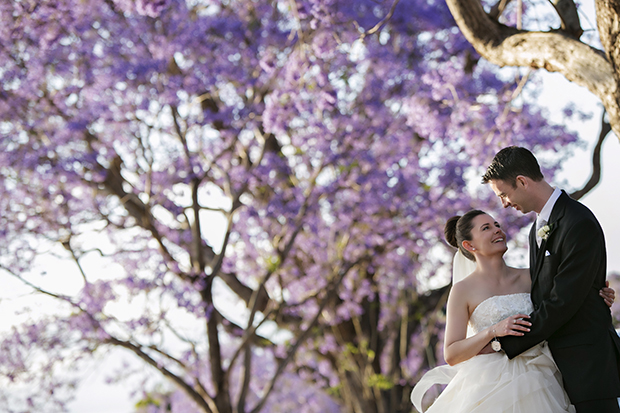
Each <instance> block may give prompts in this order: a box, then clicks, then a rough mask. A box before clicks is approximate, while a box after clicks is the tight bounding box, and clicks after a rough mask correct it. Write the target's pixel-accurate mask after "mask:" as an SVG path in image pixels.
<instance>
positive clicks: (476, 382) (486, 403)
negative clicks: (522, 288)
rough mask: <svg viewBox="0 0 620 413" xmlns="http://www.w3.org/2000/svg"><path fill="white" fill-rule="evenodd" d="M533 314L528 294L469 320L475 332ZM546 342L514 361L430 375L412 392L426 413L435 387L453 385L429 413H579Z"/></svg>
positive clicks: (482, 308) (478, 360)
mask: <svg viewBox="0 0 620 413" xmlns="http://www.w3.org/2000/svg"><path fill="white" fill-rule="evenodd" d="M532 310H533V305H532V301H531V299H530V295H529V294H528V293H519V294H509V295H498V296H494V297H490V298H488V299H486V300H484V301H483V302H482V303H480V304H479V305H478V307H476V308H475V310H474V312H473V313H472V315H471V318H470V320H469V327H470V328H471V330H473V332H474V333H477V332H479V331H481V330H484V329H485V328H487V327H489V326H491V325H493V324H495V323H497V322H499V321H501V320H503V319H504V318H506V317H508V316H510V315H513V314H518V313H524V314H530V313H531V312H532ZM561 383H562V377H561V374H560V372H559V370H558V368H557V366H556V364H555V362H554V361H553V357H552V356H551V352H550V350H549V347H548V346H547V344H546V342H543V343H541V344H539V345H537V346H535V347H532V348H531V349H529V350H528V351H526V352H524V353H522V354H521V355H519V356H517V357H515V358H514V359H512V360H509V359H508V357H506V355H505V354H504V353H503V352H498V353H494V354H481V355H478V356H475V357H472V358H471V359H469V360H466V361H464V362H462V363H459V364H457V365H454V366H449V365H444V366H439V367H436V368H434V369H432V370H431V371H429V372H427V373H426V374H425V375H424V376H423V377H422V379H421V380H420V382H418V384H417V385H416V386H415V387H414V389H413V391H412V393H411V401H412V403H413V404H414V406H415V407H416V409H418V411H423V410H422V397H423V396H424V394H425V393H426V391H427V390H428V389H429V388H430V387H431V386H433V385H434V384H447V387H446V388H445V389H444V391H443V392H442V393H441V395H440V396H439V397H438V398H437V399H436V400H435V401H434V402H433V404H432V405H431V407H430V408H429V409H428V410H426V413H482V412H487V413H502V412H503V413H560V412H571V413H572V412H575V408H574V407H573V406H572V405H570V401H569V399H568V396H567V395H566V392H565V391H564V388H563V387H562V384H561Z"/></svg>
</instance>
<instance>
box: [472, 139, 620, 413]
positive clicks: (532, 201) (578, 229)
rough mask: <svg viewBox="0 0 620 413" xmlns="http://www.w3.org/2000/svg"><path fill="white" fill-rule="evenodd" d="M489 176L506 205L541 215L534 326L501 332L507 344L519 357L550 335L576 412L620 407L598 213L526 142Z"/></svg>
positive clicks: (533, 243) (617, 355)
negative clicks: (558, 180) (552, 175)
mask: <svg viewBox="0 0 620 413" xmlns="http://www.w3.org/2000/svg"><path fill="white" fill-rule="evenodd" d="M482 181H483V182H484V183H488V184H489V185H490V186H491V188H492V189H493V192H495V194H496V195H497V196H498V197H499V198H500V200H501V201H502V205H503V206H504V208H508V207H513V208H515V209H517V210H519V211H521V212H522V213H523V214H527V213H529V212H531V211H535V212H536V213H537V215H538V216H537V219H536V223H534V225H532V230H531V231H530V237H529V243H530V273H531V277H532V293H531V295H532V302H533V303H534V312H533V313H532V314H531V319H530V321H531V322H532V327H531V331H530V332H528V333H526V334H525V335H524V336H522V337H517V336H506V337H502V338H501V339H500V342H501V347H502V349H503V350H504V351H505V352H506V355H507V356H508V357H509V358H513V357H515V356H517V355H519V354H521V353H522V352H524V351H525V350H527V349H529V348H530V347H532V346H534V345H536V344H538V343H540V342H541V341H543V340H547V342H548V344H549V348H550V349H551V352H552V354H553V357H554V359H555V362H556V363H557V365H558V368H559V369H560V372H561V373H562V377H563V379H564V387H565V389H566V392H567V393H568V396H569V397H570V400H571V402H572V403H573V404H574V405H575V407H576V409H577V413H607V412H620V408H619V407H618V399H617V398H618V397H620V338H619V337H618V335H617V334H616V332H615V330H614V327H613V326H612V322H611V314H610V311H609V308H608V307H607V306H606V305H605V303H604V301H603V300H601V299H600V296H599V293H598V291H599V290H600V289H601V288H602V287H604V286H605V273H606V259H607V257H606V251H605V239H604V236H603V231H602V229H601V226H600V225H599V223H598V221H597V219H596V218H595V217H594V215H593V214H592V212H591V211H590V210H589V209H588V208H587V207H585V206H584V205H583V204H581V203H579V202H577V201H575V200H573V199H572V198H570V197H569V196H568V195H567V194H566V192H564V191H560V190H559V189H557V188H555V189H554V188H553V187H552V186H551V185H549V184H548V183H547V182H546V181H545V179H544V177H543V175H542V173H541V172H540V167H539V165H538V162H537V160H536V158H535V157H534V155H532V153H531V152H530V151H529V150H527V149H525V148H520V147H516V146H511V147H507V148H504V149H502V150H501V151H499V152H498V153H497V155H495V158H494V159H493V162H492V163H491V165H489V167H488V168H487V171H486V173H485V174H484V176H483V177H482Z"/></svg>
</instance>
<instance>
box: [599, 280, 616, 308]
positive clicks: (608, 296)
mask: <svg viewBox="0 0 620 413" xmlns="http://www.w3.org/2000/svg"><path fill="white" fill-rule="evenodd" d="M598 294H599V295H600V296H601V297H603V300H605V304H607V306H608V307H610V308H611V305H612V304H613V303H614V300H615V299H616V291H614V289H613V288H609V281H605V287H603V288H601V289H600V291H599V292H598Z"/></svg>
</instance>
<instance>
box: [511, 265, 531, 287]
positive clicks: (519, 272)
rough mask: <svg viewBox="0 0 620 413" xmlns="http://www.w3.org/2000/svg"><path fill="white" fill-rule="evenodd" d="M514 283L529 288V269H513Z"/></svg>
mask: <svg viewBox="0 0 620 413" xmlns="http://www.w3.org/2000/svg"><path fill="white" fill-rule="evenodd" d="M513 270H514V274H515V278H516V282H518V283H519V284H524V285H527V286H528V287H529V285H530V284H531V283H532V278H531V277H530V269H529V268H513Z"/></svg>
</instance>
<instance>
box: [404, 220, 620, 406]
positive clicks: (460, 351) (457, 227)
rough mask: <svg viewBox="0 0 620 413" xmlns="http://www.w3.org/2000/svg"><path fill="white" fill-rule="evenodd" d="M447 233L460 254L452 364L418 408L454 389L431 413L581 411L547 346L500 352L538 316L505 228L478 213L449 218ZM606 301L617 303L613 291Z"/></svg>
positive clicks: (424, 384)
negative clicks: (502, 343)
mask: <svg viewBox="0 0 620 413" xmlns="http://www.w3.org/2000/svg"><path fill="white" fill-rule="evenodd" d="M444 233H445V235H446V240H447V241H448V242H449V243H450V244H451V245H452V246H454V247H457V248H458V251H457V253H456V255H455V259H454V269H453V272H454V280H453V283H454V284H453V286H452V290H451V291H450V296H449V297H448V304H447V317H446V332H445V339H444V357H445V359H446V362H447V363H448V365H447V366H446V365H444V366H440V367H436V368H435V369H433V370H431V371H429V372H428V373H426V374H425V375H424V377H423V378H422V379H421V380H420V382H419V383H418V384H417V385H416V386H415V387H414V389H413V391H412V393H411V401H412V403H413V405H414V406H415V407H416V409H418V411H423V409H422V398H423V396H424V394H425V393H426V391H427V390H428V389H429V388H430V387H431V386H432V385H434V384H448V386H447V387H446V388H445V389H444V391H443V392H442V393H441V395H440V396H439V397H438V398H437V399H436V400H435V401H434V403H433V404H432V406H431V407H430V408H429V409H428V410H427V411H426V412H427V413H445V412H450V413H478V412H489V413H499V412H510V413H559V412H575V408H574V406H572V405H571V404H570V401H569V399H568V396H567V394H566V392H565V391H564V388H563V387H562V377H561V374H560V371H559V370H558V368H557V366H556V364H555V362H554V361H553V357H552V356H551V352H550V351H549V348H548V346H547V345H546V342H542V343H540V344H538V345H537V346H535V347H532V348H531V349H529V350H527V351H525V352H524V353H522V354H521V355H519V356H517V357H515V358H514V359H512V360H509V359H508V357H506V355H505V354H504V353H503V352H501V351H499V350H500V349H499V348H498V346H497V345H496V346H493V342H494V341H496V340H497V337H502V336H507V335H513V336H522V335H523V334H525V333H526V332H527V331H529V327H530V325H531V323H530V322H529V321H528V319H529V315H528V314H530V313H531V312H532V311H533V305H532V301H531V300H530V294H529V293H530V287H531V280H530V273H529V270H528V269H527V268H524V269H519V268H512V267H509V266H508V265H506V263H505V262H504V258H503V256H504V253H505V252H506V250H507V249H508V247H507V246H506V234H504V232H503V231H502V230H501V228H500V225H499V224H498V223H497V222H496V221H495V220H494V219H493V218H492V217H490V216H489V215H488V214H486V213H484V212H483V211H479V210H473V211H469V212H467V213H466V214H464V215H463V216H462V217H458V216H457V217H452V218H451V219H450V220H448V222H447V223H446V226H445V230H444ZM602 295H603V297H604V298H605V301H606V302H607V304H608V305H611V302H612V300H613V298H611V297H613V295H614V293H613V291H612V292H609V291H608V292H607V293H605V292H603V293H602ZM489 343H490V344H491V347H493V349H494V350H495V349H497V351H493V350H490V349H489V346H488V345H489ZM497 344H499V343H497ZM489 350H490V351H489Z"/></svg>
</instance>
